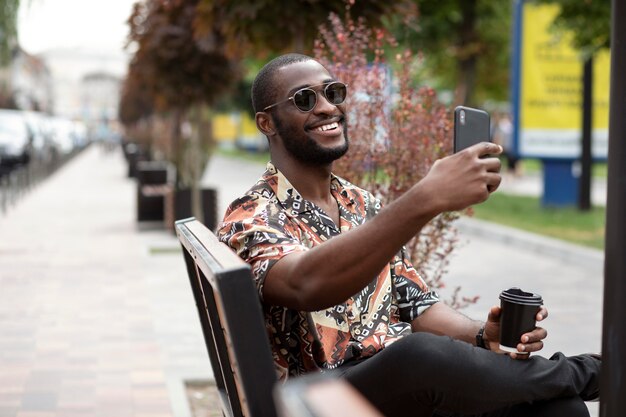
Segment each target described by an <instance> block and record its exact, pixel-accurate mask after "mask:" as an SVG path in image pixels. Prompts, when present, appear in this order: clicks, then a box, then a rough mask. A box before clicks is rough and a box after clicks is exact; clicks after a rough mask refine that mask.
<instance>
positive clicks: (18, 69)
mask: <svg viewBox="0 0 626 417" xmlns="http://www.w3.org/2000/svg"><path fill="white" fill-rule="evenodd" d="M0 101H2V102H1V103H0V106H3V107H14V108H18V109H22V110H34V111H41V112H46V113H50V112H51V111H52V109H53V107H54V96H53V80H52V74H51V72H50V69H49V68H48V66H47V65H46V63H45V61H44V60H43V59H42V58H40V57H37V56H34V55H31V54H29V53H27V52H26V51H24V50H23V49H22V48H20V47H16V48H14V50H13V54H12V58H11V63H10V64H9V65H8V66H6V67H4V68H0Z"/></svg>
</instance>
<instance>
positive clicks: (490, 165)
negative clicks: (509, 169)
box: [480, 157, 502, 172]
mask: <svg viewBox="0 0 626 417" xmlns="http://www.w3.org/2000/svg"><path fill="white" fill-rule="evenodd" d="M480 161H481V162H482V163H483V164H484V166H485V169H486V170H487V172H500V169H501V168H502V162H500V159H498V158H495V157H493V158H483V159H481V160H480Z"/></svg>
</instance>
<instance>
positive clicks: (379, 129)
mask: <svg viewBox="0 0 626 417" xmlns="http://www.w3.org/2000/svg"><path fill="white" fill-rule="evenodd" d="M344 19H345V20H343V21H342V19H341V18H340V17H339V16H337V15H333V14H331V17H330V23H329V24H328V25H324V26H322V27H321V28H320V39H319V40H318V41H317V43H316V48H315V56H316V58H317V59H318V60H319V61H320V62H322V63H323V64H324V65H325V66H326V67H327V68H330V69H331V71H332V72H333V74H334V76H335V77H337V78H338V79H340V80H342V81H343V82H345V83H347V84H348V85H349V86H350V102H349V107H348V108H349V116H348V118H347V120H348V124H349V126H348V128H349V136H350V151H349V152H348V154H347V155H346V156H345V157H343V158H341V159H340V160H337V161H335V164H334V165H333V170H334V172H336V173H337V174H339V175H340V176H342V177H344V178H346V179H348V180H349V181H351V182H353V183H355V184H357V185H359V186H361V187H363V188H365V189H368V190H371V191H372V192H373V193H374V194H375V196H376V197H378V198H380V199H381V201H382V202H383V204H387V203H389V202H391V201H393V200H395V199H396V198H398V197H399V196H400V195H402V194H404V193H405V192H406V191H407V190H408V189H409V188H411V187H412V186H413V185H414V184H415V183H417V182H418V181H420V180H421V179H422V178H423V177H424V176H425V175H426V173H427V172H428V170H429V169H430V167H431V166H432V164H433V163H434V162H435V160H437V159H439V158H441V157H443V156H445V155H448V154H449V153H450V152H451V151H452V149H451V148H452V142H451V140H450V131H451V122H450V120H451V117H450V112H449V110H448V109H447V108H446V107H445V106H444V105H442V103H440V102H439V101H438V100H437V97H436V95H435V92H434V91H433V90H432V89H430V88H426V87H421V88H420V87H415V86H414V83H413V79H414V74H413V73H412V67H413V66H412V65H411V64H412V63H413V61H414V58H413V56H412V54H411V53H410V51H408V50H400V51H398V54H397V55H395V56H393V58H391V59H390V60H389V61H387V60H385V58H384V50H385V49H390V48H391V49H393V48H396V47H397V44H396V42H395V40H394V39H393V38H392V37H391V36H388V35H387V34H386V32H385V31H383V30H381V29H375V30H372V29H369V28H368V27H367V25H366V23H365V20H364V19H360V20H357V21H354V20H352V19H351V17H350V16H349V15H348V16H346V17H345V18H344ZM392 68H397V71H394V70H393V69H392ZM457 218H458V213H444V214H441V215H439V216H437V217H436V218H435V219H433V220H432V221H431V222H429V223H428V224H427V225H426V226H425V227H424V228H423V229H422V230H421V231H420V233H419V234H418V235H417V236H415V237H414V238H413V239H411V241H409V242H408V243H407V245H406V248H407V252H408V254H409V256H410V258H411V261H412V263H413V265H414V266H415V268H416V269H417V271H418V272H419V273H420V275H421V276H423V277H424V278H425V279H426V281H427V283H428V285H429V286H430V287H431V288H432V289H434V290H437V289H441V288H443V287H444V283H443V280H442V277H443V275H444V273H445V272H446V268H447V265H448V259H449V255H450V254H451V253H452V251H453V250H454V248H455V246H456V242H457V239H456V230H455V228H454V227H453V222H454V220H456V219H457ZM459 291H460V288H458V287H457V288H455V289H454V290H453V292H452V294H451V299H450V300H448V303H449V304H451V305H452V306H454V307H456V308H459V307H463V306H466V305H467V304H469V303H472V302H475V300H476V299H477V297H462V296H460V292H459Z"/></svg>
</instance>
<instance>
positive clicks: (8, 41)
mask: <svg viewBox="0 0 626 417" xmlns="http://www.w3.org/2000/svg"><path fill="white" fill-rule="evenodd" d="M19 8H20V0H2V2H1V3H0V67H3V66H5V65H7V64H8V63H9V62H10V60H11V52H12V51H13V48H15V46H17V13H18V11H19Z"/></svg>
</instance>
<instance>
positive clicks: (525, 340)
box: [484, 306, 548, 359]
mask: <svg viewBox="0 0 626 417" xmlns="http://www.w3.org/2000/svg"><path fill="white" fill-rule="evenodd" d="M501 312H502V309H501V308H500V307H499V306H493V307H491V310H490V311H489V315H488V316H487V321H486V322H485V333H484V339H485V341H486V343H487V344H488V346H489V350H492V351H494V352H501V353H504V351H502V350H500V342H499V340H500V313H501ZM546 317H548V310H547V309H546V308H545V307H544V306H541V308H540V309H539V311H538V312H537V316H536V319H537V322H540V321H542V320H544V319H545V318H546ZM547 336H548V332H547V331H546V329H544V328H543V327H535V329H534V330H533V331H531V332H528V333H524V334H523V335H522V337H521V340H520V343H518V344H517V351H518V352H524V353H522V354H519V353H509V356H511V357H512V358H513V359H528V357H529V356H530V353H531V352H538V351H540V350H541V349H543V340H544V339H545V338H546V337H547Z"/></svg>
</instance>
